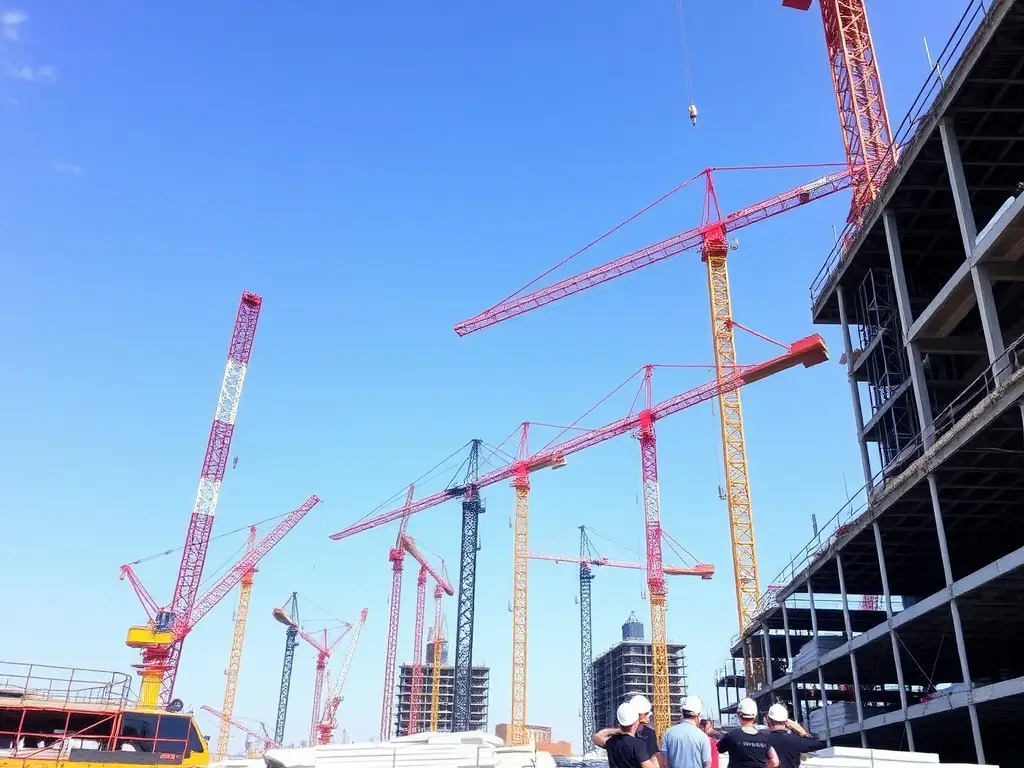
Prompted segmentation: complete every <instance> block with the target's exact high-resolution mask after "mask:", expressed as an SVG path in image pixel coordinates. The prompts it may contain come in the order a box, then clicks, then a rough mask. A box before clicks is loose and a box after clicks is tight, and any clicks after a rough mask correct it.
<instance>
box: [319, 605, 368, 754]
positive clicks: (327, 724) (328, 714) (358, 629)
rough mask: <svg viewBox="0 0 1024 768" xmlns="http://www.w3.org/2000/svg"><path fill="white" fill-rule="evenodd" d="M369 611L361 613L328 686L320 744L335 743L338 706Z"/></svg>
mask: <svg viewBox="0 0 1024 768" xmlns="http://www.w3.org/2000/svg"><path fill="white" fill-rule="evenodd" d="M366 614H367V609H366V608H363V610H362V611H360V612H359V620H358V621H357V622H356V626H355V629H353V630H352V639H351V640H350V641H349V644H348V648H347V649H346V650H345V657H344V658H343V659H342V661H341V670H340V671H339V672H338V677H337V679H336V680H335V681H334V683H333V685H330V684H329V685H328V686H327V690H328V693H327V701H326V702H325V703H324V711H323V714H322V715H321V716H320V723H319V724H318V725H317V736H318V738H319V743H320V744H330V743H331V742H332V741H334V732H335V730H337V728H338V706H339V705H340V704H341V699H342V696H341V691H342V689H343V688H344V687H345V680H346V679H348V671H349V668H350V667H351V666H352V657H353V656H354V655H355V652H356V645H357V644H358V643H359V635H360V634H361V633H362V631H363V625H364V624H365V623H366Z"/></svg>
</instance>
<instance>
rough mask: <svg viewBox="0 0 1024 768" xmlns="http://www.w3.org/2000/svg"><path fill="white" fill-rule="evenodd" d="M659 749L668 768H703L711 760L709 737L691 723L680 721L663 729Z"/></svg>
mask: <svg viewBox="0 0 1024 768" xmlns="http://www.w3.org/2000/svg"><path fill="white" fill-rule="evenodd" d="M661 751H662V752H663V753H664V754H665V758H666V761H667V762H668V768H704V765H705V763H710V762H711V739H709V738H708V736H707V734H706V733H704V731H702V730H701V729H700V728H698V727H697V726H696V725H694V724H693V723H688V722H682V723H680V724H679V725H674V726H672V727H671V728H669V729H668V730H667V731H665V735H663V736H662V737H661Z"/></svg>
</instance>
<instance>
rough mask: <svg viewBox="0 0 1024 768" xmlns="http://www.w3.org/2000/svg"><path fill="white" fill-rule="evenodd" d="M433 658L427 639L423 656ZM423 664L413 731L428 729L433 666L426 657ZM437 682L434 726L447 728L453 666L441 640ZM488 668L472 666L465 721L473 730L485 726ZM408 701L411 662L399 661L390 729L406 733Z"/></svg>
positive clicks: (453, 681)
mask: <svg viewBox="0 0 1024 768" xmlns="http://www.w3.org/2000/svg"><path fill="white" fill-rule="evenodd" d="M433 658H434V643H433V642H428V643H427V653H426V656H425V659H426V660H432V659H433ZM426 660H425V661H424V664H423V693H422V694H421V695H420V704H419V707H418V710H419V717H418V720H419V727H418V728H415V729H414V730H415V732H417V733H420V732H423V731H428V730H430V701H431V696H432V695H433V690H434V679H433V668H432V666H431V664H430V662H429V661H426ZM441 663H442V667H441V685H440V689H439V690H440V707H439V709H438V716H437V729H438V730H439V731H446V732H450V731H451V729H452V711H453V708H454V705H455V667H452V666H449V665H448V642H447V641H446V640H443V641H442V642H441ZM490 686H491V670H490V668H488V667H473V670H472V677H471V687H470V705H469V722H470V727H471V729H472V730H474V731H486V730H487V703H488V697H489V695H490ZM411 704H412V664H402V665H401V667H400V668H399V673H398V700H397V705H398V706H397V714H396V722H395V727H394V729H393V731H392V732H393V733H394V734H395V735H396V736H406V735H408V733H409V708H410V706H411Z"/></svg>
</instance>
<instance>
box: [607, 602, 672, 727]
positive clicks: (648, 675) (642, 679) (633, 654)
mask: <svg viewBox="0 0 1024 768" xmlns="http://www.w3.org/2000/svg"><path fill="white" fill-rule="evenodd" d="M685 648H686V646H684V645H675V644H672V643H669V644H668V646H667V650H668V689H669V702H670V705H671V710H672V712H671V721H672V722H673V723H677V722H679V720H680V719H681V718H682V716H683V697H685V696H686V657H685V654H684V651H685ZM592 669H593V680H594V723H595V725H596V727H597V728H598V729H600V728H605V727H608V726H611V725H614V724H615V710H616V708H617V707H618V706H619V704H621V703H622V702H624V701H626V700H627V699H629V698H630V697H631V696H636V695H637V694H641V695H643V696H646V697H647V698H648V699H649V700H651V701H653V700H654V659H653V657H652V656H651V644H650V643H649V642H647V641H645V640H644V625H643V622H641V621H640V620H639V619H638V618H636V615H635V614H630V616H629V619H627V620H626V623H625V624H623V625H622V642H621V643H618V644H617V645H614V646H612V647H611V648H609V649H608V650H607V651H605V652H604V653H602V654H601V655H600V656H598V657H597V658H596V659H594V664H593V667H592Z"/></svg>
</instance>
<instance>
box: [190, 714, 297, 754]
mask: <svg viewBox="0 0 1024 768" xmlns="http://www.w3.org/2000/svg"><path fill="white" fill-rule="evenodd" d="M200 709H201V710H203V711H204V712H209V713H210V714H211V715H213V716H214V717H216V718H217V719H219V720H220V721H221V723H228V724H229V725H233V726H235V728H237V729H238V730H240V731H242V733H247V734H249V735H250V736H252V737H253V738H255V739H259V740H260V741H262V742H263V749H264V750H267V749H279V748H280V746H281V744H280V742H278V741H276V740H274V739H271V738H269V737H268V736H267V735H266V734H265V733H257V732H256V731H255V730H253V729H252V728H250V727H249V726H247V725H246V724H245V723H243V722H240V721H239V720H236V719H235V718H234V717H229V716H228V715H227V714H225V713H224V712H219V711H217V710H216V709H214V708H213V707H209V706H207V705H206V704H203V706H201V707H200ZM218 747H219V745H218Z"/></svg>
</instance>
